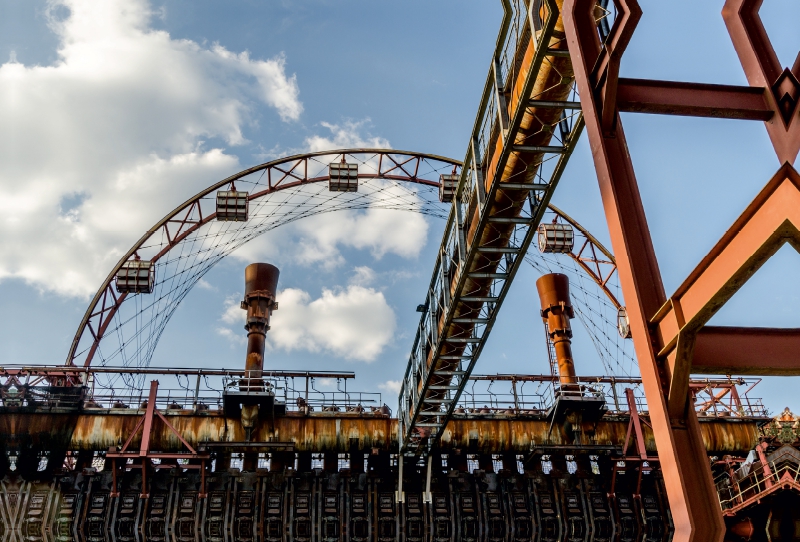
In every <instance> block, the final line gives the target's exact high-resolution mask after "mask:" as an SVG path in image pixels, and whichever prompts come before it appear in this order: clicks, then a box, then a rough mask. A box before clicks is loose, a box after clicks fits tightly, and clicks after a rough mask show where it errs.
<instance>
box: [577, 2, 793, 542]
mask: <svg viewBox="0 0 800 542" xmlns="http://www.w3.org/2000/svg"><path fill="white" fill-rule="evenodd" d="M614 4H615V6H616V8H617V13H618V16H617V18H616V20H615V21H614V25H613V27H612V29H611V31H610V34H609V35H608V37H607V38H605V39H603V37H602V36H600V35H599V32H598V29H597V23H596V20H595V16H594V10H595V1H594V0H565V2H564V23H565V31H566V33H567V39H568V42H569V49H570V54H571V55H572V57H573V59H574V60H575V63H574V67H575V78H576V82H577V84H578V89H579V91H580V99H581V104H582V108H583V111H584V114H585V115H586V127H587V132H588V134H589V140H590V143H591V146H592V151H593V155H594V159H595V167H596V170H597V176H598V181H599V184H600V192H601V195H602V198H603V205H604V208H605V211H606V220H607V223H608V226H609V232H610V235H611V240H612V246H613V248H614V253H615V254H616V256H617V263H618V266H619V267H618V272H619V275H620V282H621V285H622V291H623V295H624V297H625V302H626V305H627V306H626V309H627V314H628V317H629V319H630V324H631V330H632V333H633V340H634V345H635V348H636V353H637V358H638V360H639V367H640V370H641V376H642V380H643V385H644V390H645V394H646V397H647V403H648V408H649V413H650V419H651V423H652V426H653V431H654V435H655V438H656V443H657V447H658V453H659V461H660V464H661V468H662V470H663V472H664V480H665V482H666V483H665V485H666V490H667V495H668V499H669V503H670V509H671V512H672V516H673V519H674V522H675V536H674V540H676V541H681V542H683V541H688V540H692V541H701V540H702V541H703V542H706V541H721V540H722V538H723V535H724V532H725V525H724V522H723V520H722V514H721V511H720V508H719V502H718V499H717V493H716V491H715V488H714V483H713V480H712V477H711V471H710V469H709V461H708V457H707V454H706V452H705V449H704V446H703V441H702V438H701V435H700V429H699V425H698V421H697V415H696V413H695V409H694V408H692V407H691V404H692V394H691V393H690V384H689V377H690V373H691V372H692V370H693V368H694V369H695V370H696V369H702V370H704V371H707V370H709V369H711V371H709V372H715V373H723V374H731V373H733V372H741V371H742V370H743V369H744V370H745V371H746V372H748V373H749V374H797V371H798V370H800V367H798V365H800V364H798V360H797V356H796V352H797V351H798V348H800V330H768V329H760V328H710V329H709V328H705V329H704V325H705V323H706V322H708V320H709V319H710V318H711V316H712V315H713V314H714V313H715V312H716V311H718V310H719V309H720V308H721V307H722V306H723V305H724V303H725V302H726V301H727V300H728V299H730V297H731V296H732V295H733V294H734V293H735V292H736V291H737V290H738V289H739V288H740V287H741V286H742V284H744V282H745V281H746V280H747V279H748V278H749V277H750V276H752V274H753V273H755V272H756V271H757V270H758V268H759V267H760V266H761V265H762V264H763V263H764V262H765V261H766V260H767V259H768V258H769V257H771V256H772V255H773V254H774V253H775V252H776V251H777V250H778V248H779V247H780V246H782V245H783V244H784V243H786V242H789V243H790V244H792V245H793V246H794V247H795V248H798V239H800V238H799V237H798V233H797V232H798V226H800V222H798V220H800V216H798V215H797V209H798V208H800V176H798V175H797V172H796V171H795V170H794V168H793V167H792V166H791V163H792V162H793V161H794V160H795V158H796V157H797V153H798V150H799V149H800V121H799V120H798V101H800V83H798V78H800V57H798V58H799V59H798V61H796V62H795V65H794V66H793V68H792V69H791V70H790V69H788V68H786V69H784V70H781V67H780V64H779V63H778V59H777V56H776V55H775V52H774V50H773V49H772V46H771V45H770V43H769V39H768V37H767V35H766V33H765V31H764V28H763V25H762V24H761V22H760V20H759V18H758V9H759V7H760V5H761V0H727V2H726V4H725V7H724V9H723V17H724V18H725V21H726V24H727V26H728V30H729V33H730V35H731V38H732V41H733V44H734V47H735V49H736V51H737V53H738V55H739V58H740V60H741V62H742V66H743V67H744V70H745V73H746V75H747V78H748V82H749V83H750V86H749V87H732V86H727V85H707V84H697V83H675V82H669V81H643V80H625V79H621V78H619V77H618V75H619V65H620V59H621V57H622V55H623V53H624V51H625V48H626V47H627V45H628V43H629V41H630V38H631V36H632V35H633V32H634V29H635V27H636V24H637V22H638V20H639V18H640V17H641V15H642V10H641V8H640V7H639V5H638V2H637V1H636V0H614ZM620 111H634V112H646V113H661V114H677V115H690V116H698V117H715V118H738V119H751V120H762V121H766V127H767V131H768V133H769V136H770V139H771V140H772V143H773V146H774V148H775V152H776V154H777V156H778V159H779V160H780V162H781V163H782V164H783V165H782V166H781V168H780V170H779V171H778V173H777V174H776V175H775V177H773V179H772V180H771V181H770V182H769V183H768V184H767V186H766V187H765V188H764V189H763V190H762V192H761V194H759V196H758V197H757V198H756V199H755V200H754V201H753V203H752V204H751V205H750V206H749V207H748V208H747V209H746V210H745V211H744V213H743V214H742V216H741V217H740V218H739V219H738V220H737V221H736V222H735V223H734V225H733V227H732V228H731V229H730V230H729V232H728V233H727V234H726V235H725V236H724V237H723V238H722V239H721V240H720V241H719V243H718V244H717V245H716V246H715V247H714V248H713V249H712V251H711V252H710V253H709V254H708V256H706V258H704V259H703V261H702V262H701V263H700V264H699V265H698V267H697V268H696V269H695V270H694V271H693V272H692V273H691V274H690V275H689V277H688V278H687V280H686V281H685V282H684V283H683V285H681V287H679V288H678V290H677V292H676V293H675V294H674V295H672V296H669V297H668V296H667V295H666V293H665V291H664V287H663V282H662V279H661V274H660V272H659V268H658V259H657V258H656V254H655V251H654V248H653V243H652V240H651V238H650V235H649V230H648V227H647V220H646V215H645V212H644V208H643V206H642V201H641V197H640V195H639V189H638V185H637V182H636V177H635V174H634V170H633V165H632V163H631V158H630V154H629V152H628V147H627V143H626V140H625V135H624V132H623V129H622V122H621V119H620V116H619V112H620ZM728 341H730V342H728ZM734 345H735V346H734ZM701 346H702V348H698V347H701ZM734 347H735V348H738V353H736V355H734V356H733V357H732V358H731V359H728V358H726V357H725V356H726V354H729V353H730V352H731V350H732V348H734ZM695 352H697V353H698V356H697V358H695ZM701 352H702V355H699V354H700V353H701ZM769 352H777V354H778V355H777V358H778V359H777V362H776V363H771V362H769V361H764V360H766V359H769V357H770V356H769V354H768V353H769ZM757 353H767V355H765V356H761V355H758V354H757ZM748 354H749V355H748ZM756 356H758V357H756ZM695 360H696V361H697V362H698V365H697V366H695V365H694V362H695Z"/></svg>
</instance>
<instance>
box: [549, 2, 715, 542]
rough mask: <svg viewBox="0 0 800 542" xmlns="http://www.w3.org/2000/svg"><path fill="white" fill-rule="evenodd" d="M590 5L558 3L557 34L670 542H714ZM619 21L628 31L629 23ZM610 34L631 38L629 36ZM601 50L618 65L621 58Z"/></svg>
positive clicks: (657, 277)
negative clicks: (612, 258)
mask: <svg viewBox="0 0 800 542" xmlns="http://www.w3.org/2000/svg"><path fill="white" fill-rule="evenodd" d="M614 4H615V5H616V7H617V8H618V10H621V11H622V12H624V13H625V12H628V13H634V14H635V13H636V11H637V10H638V9H639V8H638V4H637V3H636V2H635V0H627V1H626V0H619V1H616V0H615V2H614ZM595 5H596V2H595V1H594V0H565V2H564V23H565V24H564V26H565V30H566V34H567V41H568V44H569V50H570V56H571V57H572V59H573V67H574V70H575V79H576V82H577V84H578V90H579V92H580V96H581V105H582V109H583V111H584V115H585V119H586V131H587V133H588V134H589V144H590V146H591V149H592V155H593V158H594V163H595V168H596V171H597V178H598V183H599V185H600V193H601V196H602V199H603V207H604V210H605V214H606V221H607V223H608V228H609V233H610V236H611V241H612V245H613V250H614V254H615V255H616V257H617V268H618V272H619V277H620V283H621V286H622V292H623V296H624V298H625V302H626V306H627V311H628V316H629V318H630V323H631V331H632V335H633V341H634V347H635V349H636V357H637V359H638V360H639V368H640V371H641V376H642V382H643V387H644V390H645V394H646V396H647V402H648V408H649V413H650V420H651V423H652V426H653V432H654V435H655V439H656V445H657V447H658V451H659V458H660V460H661V467H662V471H663V473H664V481H665V487H666V490H667V496H668V499H669V505H670V509H671V512H672V515H673V520H674V524H675V537H674V540H675V541H676V542H678V541H680V542H688V541H694V542H699V541H703V542H714V541H721V540H722V538H723V535H724V532H725V524H724V522H723V520H722V514H721V513H720V510H719V502H718V500H717V492H716V490H715V487H714V481H713V479H712V477H711V471H710V469H709V468H708V456H707V454H706V451H705V447H704V445H703V440H702V435H701V432H700V425H699V423H698V421H697V415H696V413H695V412H694V409H693V408H689V407H690V404H689V402H690V395H689V394H688V390H687V393H686V394H685V396H684V406H685V408H684V415H683V416H681V417H678V418H671V416H670V412H669V410H668V409H667V402H666V398H665V396H664V392H665V390H664V388H663V385H662V382H663V377H664V376H665V375H664V372H663V369H664V368H663V366H662V365H661V364H660V363H659V360H658V359H657V357H656V352H655V350H654V347H653V343H652V341H651V339H650V329H649V320H650V317H651V316H652V315H654V314H655V313H656V311H658V308H659V307H660V306H662V305H663V304H664V302H665V301H666V294H665V292H664V286H663V282H662V279H661V273H660V272H659V268H658V260H657V258H656V255H655V250H654V248H653V242H652V239H651V237H650V233H649V229H648V226H647V220H646V217H645V212H644V208H643V206H642V200H641V196H640V194H639V187H638V184H637V182H636V176H635V174H634V170H633V164H632V163H631V159H630V154H629V152H628V145H627V142H626V140H625V134H624V131H623V129H622V122H621V119H620V118H619V114H618V113H617V112H616V103H615V102H606V103H603V102H602V101H601V100H602V96H603V93H600V92H595V90H596V87H597V83H598V81H597V79H596V78H595V73H596V72H594V71H593V68H594V66H595V64H596V62H598V59H599V58H600V55H601V50H603V49H601V44H600V40H599V37H598V35H597V27H596V23H595V19H594V9H595ZM620 20H621V21H626V20H627V21H631V24H635V22H636V20H637V18H636V17H631V18H627V19H626V18H624V17H623V18H621V19H620ZM620 24H623V23H622V22H621V23H620ZM614 26H615V27H616V26H617V24H616V22H615V25H614ZM616 31H617V32H623V31H627V32H628V33H632V32H633V30H632V29H631V28H628V29H616ZM605 50H606V51H607V52H606V54H607V55H612V56H615V57H616V59H615V60H616V62H617V63H618V62H619V58H620V56H621V55H622V53H623V51H608V49H607V48H606V49H605ZM606 77H608V74H606ZM612 84H613V83H612ZM607 85H608V82H606V86H607ZM612 109H613V111H614V112H613V115H609V111H610V110H612ZM609 117H611V118H610V119H609ZM604 121H605V122H604ZM609 121H610V122H609ZM613 127H615V128H616V129H615V130H609V128H613ZM686 381H687V382H688V375H686ZM667 382H668V380H667Z"/></svg>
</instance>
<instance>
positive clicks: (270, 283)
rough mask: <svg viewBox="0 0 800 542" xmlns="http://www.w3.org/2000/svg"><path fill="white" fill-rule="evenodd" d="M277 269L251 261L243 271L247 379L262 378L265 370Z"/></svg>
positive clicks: (278, 273)
mask: <svg viewBox="0 0 800 542" xmlns="http://www.w3.org/2000/svg"><path fill="white" fill-rule="evenodd" d="M279 275H280V271H279V270H278V268H277V267H275V266H274V265H270V264H268V263H252V264H250V265H248V266H247V267H246V268H245V270H244V300H243V301H242V305H241V306H242V308H243V309H245V310H246V311H247V323H246V324H245V326H244V328H245V329H246V330H247V359H246V361H245V374H246V376H247V377H249V378H248V379H246V380H245V381H246V382H248V384H249V379H253V380H256V379H257V380H258V381H259V382H260V381H261V372H262V370H263V369H264V348H265V346H266V340H267V331H268V330H269V317H270V315H271V314H272V311H273V310H274V309H277V303H276V302H275V292H276V291H277V289H278V276H279Z"/></svg>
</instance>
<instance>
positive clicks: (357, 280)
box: [350, 265, 376, 286]
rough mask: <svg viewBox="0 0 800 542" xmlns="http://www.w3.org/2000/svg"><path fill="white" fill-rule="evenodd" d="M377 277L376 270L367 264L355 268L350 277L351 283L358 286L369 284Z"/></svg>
mask: <svg viewBox="0 0 800 542" xmlns="http://www.w3.org/2000/svg"><path fill="white" fill-rule="evenodd" d="M375 279H376V274H375V271H373V270H372V269H370V268H369V267H367V266H366V265H360V266H358V267H356V268H355V269H353V274H352V275H351V277H350V284H355V285H356V286H369V285H370V284H372V283H373V282H375Z"/></svg>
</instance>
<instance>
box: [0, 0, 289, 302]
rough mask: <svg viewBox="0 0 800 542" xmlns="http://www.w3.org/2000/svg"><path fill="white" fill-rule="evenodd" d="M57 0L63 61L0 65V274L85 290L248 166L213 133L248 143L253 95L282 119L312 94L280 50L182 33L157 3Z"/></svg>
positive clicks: (54, 24) (71, 291) (54, 25)
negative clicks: (156, 229)
mask: <svg viewBox="0 0 800 542" xmlns="http://www.w3.org/2000/svg"><path fill="white" fill-rule="evenodd" d="M56 7H58V8H66V11H68V13H69V14H68V15H67V16H66V17H65V18H63V19H62V20H56V19H55V17H52V18H51V19H50V27H51V29H52V30H53V31H54V32H55V33H56V34H57V36H58V38H59V40H60V45H59V50H58V61H57V62H56V63H54V64H53V65H50V66H26V65H23V64H20V63H18V62H16V61H15V60H13V59H12V60H9V61H8V62H6V63H5V64H2V65H0V163H2V164H3V168H2V170H0V216H2V219H0V235H2V237H3V239H4V241H3V243H2V245H0V279H2V278H8V277H19V278H22V279H24V280H26V281H28V282H29V283H32V284H34V285H36V286H37V287H39V288H42V289H46V290H52V291H56V292H59V293H62V294H66V295H77V296H85V295H87V294H90V293H92V292H93V291H94V290H95V289H96V288H97V285H98V284H99V283H100V280H101V279H102V278H103V277H104V276H105V274H106V273H107V272H108V269H109V268H110V267H111V266H112V265H113V263H115V262H116V260H117V259H118V258H119V257H120V256H121V255H122V254H123V253H124V251H125V250H127V248H128V247H129V246H130V245H131V244H133V242H134V241H135V240H136V239H137V238H138V237H139V235H141V233H142V232H144V231H145V230H146V229H147V228H148V227H150V226H151V225H152V224H153V223H154V222H155V221H156V220H158V219H159V218H161V216H163V215H164V214H166V213H167V212H168V211H169V210H170V209H171V208H173V207H174V206H175V204H176V203H177V202H180V201H184V200H185V198H186V196H187V194H192V193H195V192H196V191H198V190H200V189H202V188H204V187H206V186H208V185H209V184H211V183H212V182H214V181H216V180H218V179H220V178H222V177H224V176H226V175H227V174H229V173H230V172H231V171H234V170H236V169H237V168H238V167H239V166H238V160H237V159H236V157H234V156H231V155H229V154H226V153H225V152H224V151H222V150H220V149H204V148H203V141H204V140H206V139H209V138H215V139H218V140H221V141H224V142H225V143H226V144H227V145H238V144H241V143H244V142H245V137H244V135H243V131H242V130H243V125H244V123H246V122H248V118H249V116H250V114H251V112H252V111H253V108H254V107H255V105H256V104H258V103H264V104H267V105H268V106H270V107H272V108H274V110H275V111H276V112H277V114H278V115H279V116H280V117H281V118H282V119H283V120H285V121H291V120H295V119H297V118H299V116H300V114H301V112H302V104H301V102H300V101H299V91H298V86H297V81H296V79H295V77H294V76H289V75H287V74H286V62H285V59H284V57H283V56H282V55H278V56H277V57H275V58H272V59H268V60H257V59H253V58H251V57H250V56H249V55H248V53H246V52H243V53H234V52H231V51H228V50H227V49H225V48H224V47H222V46H221V45H218V44H215V45H213V46H212V47H210V48H207V47H203V46H201V45H199V44H197V43H195V42H193V41H190V40H175V39H172V38H171V37H170V36H169V34H167V33H166V32H162V31H155V30H153V29H152V28H151V27H150V19H151V17H152V16H153V15H154V12H152V11H151V9H150V6H149V4H148V3H147V2H146V0H105V1H103V2H96V1H93V0H52V1H51V2H50V4H49V10H48V14H51V13H55V11H59V12H61V11H65V10H63V9H59V10H55V9H54V8H56Z"/></svg>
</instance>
